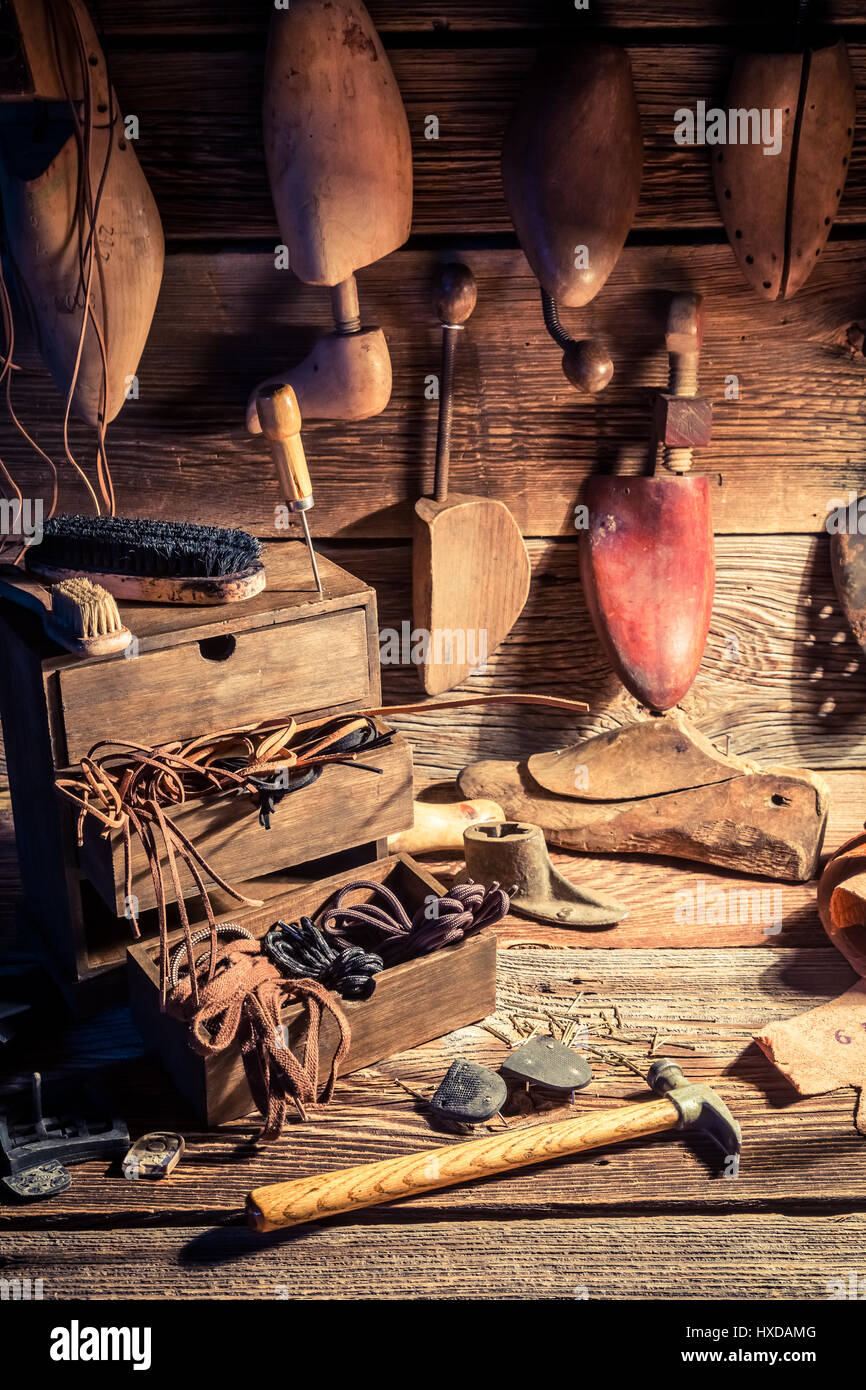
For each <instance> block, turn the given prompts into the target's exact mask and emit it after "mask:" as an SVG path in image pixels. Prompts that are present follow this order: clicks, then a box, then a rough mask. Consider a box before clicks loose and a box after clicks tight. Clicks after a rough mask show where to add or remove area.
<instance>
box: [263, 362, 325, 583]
mask: <svg viewBox="0 0 866 1390" xmlns="http://www.w3.org/2000/svg"><path fill="white" fill-rule="evenodd" d="M256 408H257V410H258V415H259V420H260V421H261V426H262V433H263V434H264V436H265V438H266V439H267V441H268V443H269V444H270V446H271V455H272V457H273V460H274V463H275V464H276V465H277V477H278V479H279V482H280V489H281V491H282V493H283V495H284V496H285V499H286V505H287V506H288V508H289V510H290V511H293V512H297V513H298V515H299V516H300V518H301V524H302V526H303V528H304V535H305V537H306V540H307V550H308V551H309V553H310V564H311V565H312V566H313V577H314V579H315V581H316V588H317V589H318V591H319V593H320V594H321V595H322V597H324V591H323V589H322V581H321V579H320V578H319V566H318V564H317V563H316V552H315V551H314V549H313V538H312V536H311V535H310V527H309V524H308V522H307V512H308V511H309V510H310V508H311V507H312V505H313V485H312V483H311V482H310V470H309V469H308V467H307V459H306V455H305V454H304V446H303V443H302V441H301V411H300V408H299V406H298V398H297V396H296V395H295V393H294V391H293V390H292V388H291V386H287V385H282V384H281V385H277V386H263V387H262V388H261V390H260V391H259V392H258V393H257V396H256Z"/></svg>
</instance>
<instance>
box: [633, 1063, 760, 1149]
mask: <svg viewBox="0 0 866 1390" xmlns="http://www.w3.org/2000/svg"><path fill="white" fill-rule="evenodd" d="M647 1080H648V1081H649V1084H650V1086H651V1087H652V1089H653V1090H654V1091H656V1092H657V1093H658V1094H659V1095H663V1096H666V1097H667V1099H668V1100H669V1101H671V1102H672V1104H673V1105H675V1106H676V1108H677V1110H678V1112H679V1116H680V1128H681V1129H698V1130H701V1131H702V1132H703V1133H704V1134H707V1135H709V1137H710V1138H711V1139H714V1140H715V1141H716V1143H717V1144H718V1145H719V1147H720V1148H721V1149H722V1151H723V1152H724V1153H725V1154H726V1155H727V1156H729V1157H730V1156H733V1155H735V1154H739V1153H740V1151H741V1149H742V1145H743V1134H742V1130H741V1129H740V1126H739V1124H738V1123H737V1121H736V1120H735V1119H734V1117H733V1115H732V1114H731V1112H730V1110H729V1109H728V1107H727V1105H726V1104H725V1102H724V1101H723V1100H722V1098H721V1096H720V1095H718V1094H717V1093H716V1092H715V1091H714V1090H713V1089H712V1087H711V1086H706V1085H704V1084H702V1083H695V1082H690V1081H687V1080H686V1077H685V1075H684V1074H683V1070H682V1067H680V1066H678V1065H677V1063H676V1062H673V1061H671V1059H670V1058H669V1057H660V1058H659V1059H658V1061H657V1062H654V1063H653V1065H652V1067H651V1068H650V1073H649V1076H648V1078H647Z"/></svg>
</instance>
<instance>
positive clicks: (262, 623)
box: [0, 542, 412, 1012]
mask: <svg viewBox="0 0 866 1390" xmlns="http://www.w3.org/2000/svg"><path fill="white" fill-rule="evenodd" d="M266 565H267V573H268V586H267V588H266V590H265V591H264V592H263V593H261V594H258V595H256V596H255V597H254V598H250V599H247V600H245V601H243V602H240V603H233V604H222V605H218V606H213V607H210V606H201V607H192V606H190V607H186V606H178V605H167V604H129V603H121V605H120V611H121V616H122V618H123V621H124V622H125V624H126V626H127V627H128V628H129V629H130V631H131V632H132V633H133V636H134V638H135V641H134V644H133V647H132V649H131V654H130V655H124V656H115V657H109V658H91V659H87V660H80V659H78V658H76V657H74V656H71V655H69V654H67V653H63V652H61V651H60V650H59V649H58V648H57V647H56V646H55V645H54V644H53V643H52V642H50V641H48V640H47V639H46V637H45V636H44V634H43V632H42V628H41V625H40V623H39V622H38V620H37V619H36V618H34V617H33V616H32V615H31V614H28V613H26V612H24V611H22V610H21V609H20V608H18V607H16V606H15V605H13V604H10V603H6V602H3V603H0V716H2V722H3V736H4V742H5V749H6V759H7V765H8V771H9V784H10V792H11V798H12V810H13V815H14V820H15V832H16V839H17V844H18V855H19V861H20V870H21V883H22V892H23V905H24V909H25V912H24V918H25V921H26V924H27V926H28V928H30V929H31V930H32V931H33V932H34V933H35V937H34V940H35V944H37V945H41V948H42V949H41V954H42V956H43V958H44V960H45V963H46V965H47V966H48V967H49V968H50V970H51V971H52V973H53V974H54V976H55V978H56V979H57V980H58V983H59V984H60V985H61V987H62V988H63V990H64V992H65V993H66V995H67V998H68V999H69V1001H70V1002H71V1003H72V1004H73V1005H74V1007H75V1008H76V1009H77V1010H78V1011H80V1012H86V1011H88V1010H89V1009H91V1008H93V1007H99V1006H101V1005H102V1004H103V1003H105V1002H111V1001H113V1000H114V999H115V998H116V997H117V995H118V991H119V990H120V991H122V989H123V982H124V971H123V966H124V961H125V956H126V948H127V946H128V945H129V942H130V925H129V922H128V921H127V920H125V918H124V917H123V916H122V915H121V914H122V913H123V911H124V906H125V905H124V903H123V900H122V899H123V894H122V884H121V883H119V878H118V874H119V872H120V871H119V868H118V856H117V854H116V853H115V852H114V851H116V845H115V846H112V845H111V844H110V842H108V841H102V842H101V843H97V840H96V837H94V836H93V835H92V833H88V836H87V841H86V844H85V846H84V847H83V849H82V850H81V851H79V848H78V844H77V835H76V825H75V812H74V808H73V807H72V806H71V803H68V802H66V801H65V800H64V799H63V798H61V797H60V796H59V794H58V793H57V791H56V788H55V778H56V776H57V774H58V773H60V772H62V771H64V770H66V769H68V768H69V767H70V766H72V765H75V764H77V762H78V760H79V759H80V758H81V757H82V756H83V755H84V754H86V753H88V752H89V751H90V749H91V748H92V746H93V745H94V744H95V743H97V742H99V741H101V740H112V739H120V740H128V741H130V742H140V743H143V744H146V745H150V744H154V743H159V742H166V741H169V740H173V739H183V738H187V737H195V736H197V735H199V734H204V733H213V732H216V731H218V730H220V729H226V728H231V727H233V726H235V725H239V724H251V723H255V722H257V721H259V720H263V719H267V718H270V717H273V716H281V715H286V716H289V715H294V716H296V717H312V718H315V717H318V716H322V717H327V716H329V715H333V714H342V713H350V712H352V711H353V710H359V709H365V708H370V707H375V706H377V705H378V704H380V703H381V686H380V680H379V660H378V625H377V615H376V598H375V594H374V592H373V590H372V589H370V588H369V587H368V586H367V585H366V584H363V583H361V581H359V580H357V579H355V578H354V577H353V576H352V575H349V574H347V573H346V572H345V571H344V570H342V569H341V568H340V567H339V566H338V565H335V564H333V563H331V562H330V561H328V560H327V559H325V558H324V557H322V559H321V561H320V567H321V571H322V580H323V584H324V589H325V597H324V598H320V597H319V595H318V594H317V592H316V590H315V588H314V587H313V585H312V579H311V576H310V567H309V559H308V557H307V554H306V550H305V548H304V546H303V545H302V544H301V543H300V542H283V543H282V544H276V545H272V546H270V547H268V550H267V554H266ZM380 753H381V760H380V757H379V755H380ZM376 766H381V767H382V768H383V775H382V776H381V777H379V776H376V775H375V774H368V773H364V772H361V771H358V770H355V769H351V768H340V769H337V768H328V769H326V770H325V772H323V774H322V777H321V778H320V779H319V782H318V783H316V784H314V785H313V786H312V787H310V788H307V789H305V790H304V791H302V792H298V793H293V794H291V795H290V796H288V797H286V798H284V799H283V801H282V802H281V803H280V804H279V805H278V807H277V810H276V814H275V817H274V820H273V825H274V830H272V831H271V832H268V831H265V830H263V829H262V828H261V827H259V826H258V824H257V823H256V814H255V811H254V810H253V811H252V814H250V807H249V802H248V801H247V805H246V820H245V822H244V829H243V832H242V833H238V834H234V831H235V830H236V829H237V822H236V821H235V817H236V815H237V812H238V809H239V805H238V804H234V805H232V806H228V800H229V799H226V801H225V802H224V803H223V804H222V805H220V806H218V807H215V808H214V811H213V812H212V813H211V812H205V811H204V810H203V809H202V808H201V807H198V808H192V809H191V811H190V812H189V814H191V815H192V817H193V819H195V818H196V817H199V818H200V817H202V816H204V817H208V816H212V820H211V822H210V824H209V826H208V828H207V837H209V843H210V845H211V847H212V848H214V847H216V848H217V850H218V854H217V858H218V860H219V866H220V868H221V869H223V870H224V871H225V873H226V875H227V877H228V879H229V881H230V882H233V883H235V885H236V886H241V887H243V888H244V891H245V892H247V893H248V895H249V896H252V897H257V898H261V897H267V896H273V894H274V893H275V892H279V891H284V888H285V880H284V878H283V879H281V878H280V877H279V874H280V871H282V870H284V869H286V868H288V867H290V866H294V865H298V864H301V863H304V862H305V861H308V860H310V859H313V858H315V857H317V856H319V855H324V854H333V853H336V852H338V851H344V850H349V849H352V848H355V847H359V849H360V852H361V857H363V858H365V859H370V858H372V857H374V856H375V854H376V852H377V850H376V846H377V845H378V846H379V850H378V852H379V853H384V837H385V836H387V835H388V834H390V833H392V831H397V830H400V829H405V828H406V827H407V826H409V825H411V823H412V808H411V798H412V780H411V759H410V755H409V750H408V748H407V747H406V745H405V744H404V743H403V741H402V740H398V739H395V740H394V743H393V744H392V745H391V746H390V748H386V749H382V750H378V751H377V760H376ZM332 772H336V774H337V775H336V777H332V776H331V775H330V774H331V773H332ZM374 783H376V784H380V785H378V786H374V785H373V784H374ZM310 792H312V793H313V797H312V800H311V801H307V800H306V798H307V796H308V794H309V793H310ZM331 794H333V796H334V800H333V803H332V806H333V809H332V813H331V814H330V816H329V811H328V805H327V800H328V799H329V798H330V795H331ZM293 801H295V802H296V805H295V806H293V807H292V806H290V803H291V802H293ZM301 801H303V802H304V806H312V805H313V803H315V811H314V812H313V813H312V814H311V816H310V817H309V824H307V823H306V822H307V816H306V813H305V812H304V811H303V810H302V807H301V805H300V802H301ZM240 809H241V810H243V808H242V807H241V808H240ZM90 829H91V830H92V827H90ZM255 832H260V833H258V834H256V833H255ZM269 837H270V838H269ZM235 846H236V847H235ZM261 874H267V875H269V879H268V880H267V881H266V882H265V884H264V886H263V888H262V890H261V891H258V886H251V885H250V883H249V880H250V879H252V878H258V876H259V875H261ZM271 875H277V879H276V881H275V882H271V881H270V876H271ZM319 876H320V875H319ZM91 878H92V880H93V881H92V882H91ZM238 879H241V880H242V881H243V882H242V883H241V884H238V883H237V880H238ZM94 885H96V886H94ZM138 887H139V889H140V890H141V897H142V903H141V906H142V917H141V926H142V933H143V937H144V938H145V939H147V938H148V937H152V935H153V933H154V932H155V929H156V923H155V912H154V911H152V910H150V903H151V899H152V890H151V888H150V887H148V886H147V885H146V884H145V883H144V881H143V880H142V879H141V877H140V876H139V878H138ZM224 903H225V899H223V900H220V897H219V895H218V894H217V895H216V899H215V907H216V910H217V911H219V910H221V909H222V907H223V905H224ZM196 906H198V905H197V904H196ZM198 915H200V914H199V913H194V912H191V916H193V917H194V918H195V917H197V916H198Z"/></svg>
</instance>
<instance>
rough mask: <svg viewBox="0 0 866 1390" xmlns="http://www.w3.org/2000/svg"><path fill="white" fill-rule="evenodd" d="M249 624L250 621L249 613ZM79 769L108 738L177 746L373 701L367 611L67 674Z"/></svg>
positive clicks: (229, 631)
mask: <svg viewBox="0 0 866 1390" xmlns="http://www.w3.org/2000/svg"><path fill="white" fill-rule="evenodd" d="M239 616H240V615H239ZM57 682H58V691H59V710H60V714H61V718H62V722H63V733H64V737H65V741H66V756H67V759H68V761H69V762H70V763H75V762H78V760H79V759H80V758H82V757H84V756H85V754H87V753H88V752H89V751H90V749H91V748H92V747H93V745H94V744H95V743H97V742H98V741H100V740H102V739H109V740H112V739H119V740H125V741H127V742H129V743H144V744H147V745H151V744H154V743H167V742H169V741H172V740H174V739H184V738H193V737H195V736H196V735H197V734H200V733H202V732H203V731H204V732H211V731H217V730H219V729H226V728H232V727H233V726H234V725H236V724H256V723H259V722H260V721H261V720H263V719H269V718H271V717H273V716H278V715H285V714H295V715H300V714H305V713H308V712H310V711H313V710H318V709H327V708H331V707H335V706H340V705H346V704H352V703H355V702H360V703H361V704H365V703H368V702H369V700H370V677H369V662H368V657H367V626H366V611H365V609H363V608H360V607H359V608H350V609H346V610H344V611H341V612H336V613H326V614H323V615H322V616H321V617H315V618H307V619H305V620H302V621H294V622H285V623H281V624H279V625H277V626H274V627H265V628H254V629H252V630H251V631H244V630H242V629H240V630H237V629H233V625H232V622H231V621H230V620H226V621H225V623H224V625H223V630H222V631H220V632H218V633H215V634H212V635H211V636H208V637H204V638H202V639H200V640H199V641H194V642H186V643H182V644H181V645H179V646H174V647H167V648H163V649H162V650H160V651H150V652H144V653H142V654H140V655H139V656H137V657H129V658H122V657H117V658H115V659H114V660H112V661H94V662H77V663H76V664H74V665H69V666H65V667H63V669H62V670H60V671H58V673H57Z"/></svg>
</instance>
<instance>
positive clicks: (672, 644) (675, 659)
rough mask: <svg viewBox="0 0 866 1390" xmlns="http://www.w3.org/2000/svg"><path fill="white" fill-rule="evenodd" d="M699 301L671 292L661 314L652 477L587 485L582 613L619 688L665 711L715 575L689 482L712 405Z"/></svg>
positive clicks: (698, 633)
mask: <svg viewBox="0 0 866 1390" xmlns="http://www.w3.org/2000/svg"><path fill="white" fill-rule="evenodd" d="M702 336H703V304H702V300H701V297H700V295H696V294H676V295H674V296H673V298H672V300H671V304H670V309H669V312H668V320H667V331H666V335H665V338H666V345H667V350H668V354H669V357H670V391H669V392H668V393H666V394H664V395H661V396H659V398H658V400H657V403H656V415H655V432H656V433H655V444H656V453H658V448H659V446H661V448H662V463H663V467H662V468H661V469H659V468H658V466H656V467H655V469H654V471H653V475H652V477H648V478H634V477H600V476H596V477H593V478H591V479H590V480H589V484H588V486H587V492H586V498H587V503H588V507H589V522H588V526H587V529H586V530H585V531H583V532H581V538H580V570H581V579H582V582H583V588H584V594H585V596H586V602H587V607H588V608H589V612H590V615H591V617H592V621H593V623H594V625H595V630H596V632H597V633H598V636H599V638H600V640H601V643H602V645H603V647H604V649H605V651H606V653H607V656H608V659H609V660H610V663H611V665H612V666H613V668H614V670H615V671H616V673H617V675H618V676H619V678H620V680H621V681H622V682H623V685H625V686H626V688H627V689H628V690H630V691H631V693H632V695H634V696H635V698H636V699H638V700H640V701H641V703H642V704H644V705H647V706H648V707H649V708H650V709H654V710H666V709H671V708H672V707H673V706H674V705H675V704H677V702H678V701H679V700H681V699H682V697H683V696H684V695H685V693H686V691H687V690H688V689H689V687H690V686H691V684H692V682H693V680H694V678H695V676H696V675H697V672H698V667H699V666H700V664H701V657H702V656H703V652H704V646H705V645H706V640H707V633H708V631H709V626H710V615H711V613H712V608H713V591H714V588H715V567H714V552H713V521H712V512H711V508H710V490H709V483H708V481H707V479H706V478H705V477H689V476H687V473H688V470H689V468H690V467H691V463H692V449H693V448H694V447H699V446H701V445H704V444H707V443H708V442H709V438H710V427H711V424H712V405H711V403H710V402H709V401H708V400H705V399H704V398H703V397H700V396H698V394H697V380H698V356H699V353H700V347H701V339H702Z"/></svg>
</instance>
